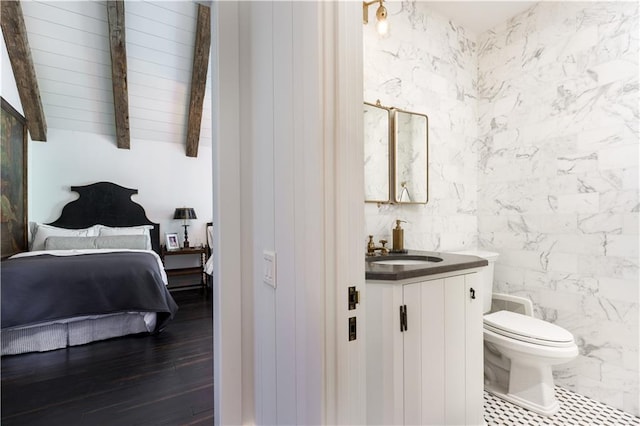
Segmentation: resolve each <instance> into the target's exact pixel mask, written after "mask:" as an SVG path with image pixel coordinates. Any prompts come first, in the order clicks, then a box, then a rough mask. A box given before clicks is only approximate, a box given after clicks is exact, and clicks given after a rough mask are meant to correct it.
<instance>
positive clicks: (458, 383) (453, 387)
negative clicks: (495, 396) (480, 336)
mask: <svg viewBox="0 0 640 426" xmlns="http://www.w3.org/2000/svg"><path fill="white" fill-rule="evenodd" d="M444 306H445V313H444V339H443V341H444V352H445V362H444V363H443V366H444V371H445V377H446V381H445V385H444V395H445V413H446V417H445V422H444V424H447V425H464V424H467V422H466V414H465V412H466V401H465V399H466V398H465V394H466V389H465V387H466V385H465V381H466V354H465V342H466V332H465V325H466V320H465V278H464V275H459V276H456V277H450V278H445V279H444Z"/></svg>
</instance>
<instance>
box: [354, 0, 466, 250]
mask: <svg viewBox="0 0 640 426" xmlns="http://www.w3.org/2000/svg"><path fill="white" fill-rule="evenodd" d="M385 5H386V7H387V10H388V14H389V22H390V30H389V34H388V36H386V37H380V36H379V35H378V33H377V32H376V29H375V22H374V21H375V18H374V13H375V7H374V8H373V9H374V10H370V15H371V16H370V21H369V24H368V25H366V26H364V28H363V30H364V36H363V38H364V100H365V101H366V102H370V103H375V102H376V100H380V102H381V103H382V105H384V106H393V107H396V108H400V109H403V110H407V111H411V112H417V113H421V114H426V115H427V116H429V202H428V204H426V205H401V206H398V205H393V206H390V205H382V206H380V207H378V206H377V205H376V204H375V203H374V204H369V203H367V204H366V205H365V220H366V235H369V234H372V235H374V236H375V241H376V242H377V241H378V240H379V239H381V238H386V239H387V240H389V241H391V229H392V227H393V225H394V224H395V220H396V219H403V220H406V221H407V222H408V223H406V224H404V225H403V227H404V228H405V237H404V239H405V246H406V247H410V248H413V249H422V250H456V249H462V248H468V247H474V246H476V245H477V216H476V203H477V167H478V166H477V155H478V153H477V152H476V151H474V150H473V149H471V148H472V147H473V146H474V141H476V140H477V101H476V82H477V55H476V43H475V36H474V35H470V34H467V33H466V31H465V30H464V28H462V27H461V26H458V25H456V24H455V23H453V22H450V21H449V20H448V19H447V18H445V17H443V16H441V15H438V14H437V13H435V12H433V11H431V10H430V9H429V7H428V6H427V5H426V4H425V3H420V2H412V1H403V2H387V3H385ZM370 9H372V8H370ZM366 241H367V239H366V237H363V239H362V249H363V252H364V250H365V243H366ZM389 245H390V244H389Z"/></svg>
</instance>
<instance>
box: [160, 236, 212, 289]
mask: <svg viewBox="0 0 640 426" xmlns="http://www.w3.org/2000/svg"><path fill="white" fill-rule="evenodd" d="M161 252H162V256H161V257H162V263H163V264H164V265H165V268H164V270H165V272H166V273H167V278H169V285H168V286H167V288H168V289H169V290H175V289H183V288H194V287H200V288H203V289H204V290H205V291H206V290H207V280H206V277H205V272H204V265H205V263H206V261H207V259H206V256H207V249H206V248H205V247H188V248H179V249H176V250H167V249H166V247H165V246H162V250H161ZM174 256H175V257H174ZM195 256H197V259H196V258H195ZM168 257H171V261H169V262H168V259H167V258H168ZM174 260H175V262H174ZM167 263H175V264H176V265H177V266H175V265H169V267H167ZM189 276H193V277H194V278H195V276H198V283H192V284H188V283H187V284H185V283H184V280H183V279H180V281H181V283H180V284H175V285H173V284H172V283H171V277H181V278H185V279H187V278H188V277H189Z"/></svg>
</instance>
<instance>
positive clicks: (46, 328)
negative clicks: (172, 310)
mask: <svg viewBox="0 0 640 426" xmlns="http://www.w3.org/2000/svg"><path fill="white" fill-rule="evenodd" d="M155 325H156V314H155V313H149V312H146V313H140V312H127V313H122V314H113V315H103V316H97V317H84V318H81V319H77V318H76V319H72V320H68V321H64V322H53V323H48V324H42V325H36V326H31V327H21V328H12V329H4V330H2V331H0V344H1V345H2V351H1V353H2V355H16V354H22V353H26V352H45V351H51V350H54V349H61V348H66V347H67V346H77V345H84V344H85V343H89V342H95V341H97V340H105V339H110V338H112V337H119V336H126V335H128V334H136V333H146V332H149V331H151V330H153V329H154V328H155Z"/></svg>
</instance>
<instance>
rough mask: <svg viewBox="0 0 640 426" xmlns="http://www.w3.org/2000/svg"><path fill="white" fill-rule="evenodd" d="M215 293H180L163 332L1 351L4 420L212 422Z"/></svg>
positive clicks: (6, 422) (19, 422)
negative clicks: (40, 350)
mask: <svg viewBox="0 0 640 426" xmlns="http://www.w3.org/2000/svg"><path fill="white" fill-rule="evenodd" d="M210 294H211V293H209V295H205V294H204V292H201V291H200V290H188V291H187V290H183V291H176V292H174V293H173V296H174V299H175V300H176V302H177V303H178V306H179V307H180V310H179V311H178V313H177V314H176V317H175V319H174V320H173V321H172V322H171V323H170V324H169V325H168V327H167V328H166V329H165V330H164V331H163V332H162V333H160V334H159V335H157V336H130V337H121V338H117V339H111V340H107V341H103V342H94V343H90V344H88V345H83V346H76V347H73V348H67V349H60V350H56V351H50V352H43V353H31V354H22V355H14V356H6V357H2V359H1V361H0V362H1V364H2V387H1V391H2V405H1V412H2V425H3V426H8V425H211V424H213V324H212V304H211V296H210Z"/></svg>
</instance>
